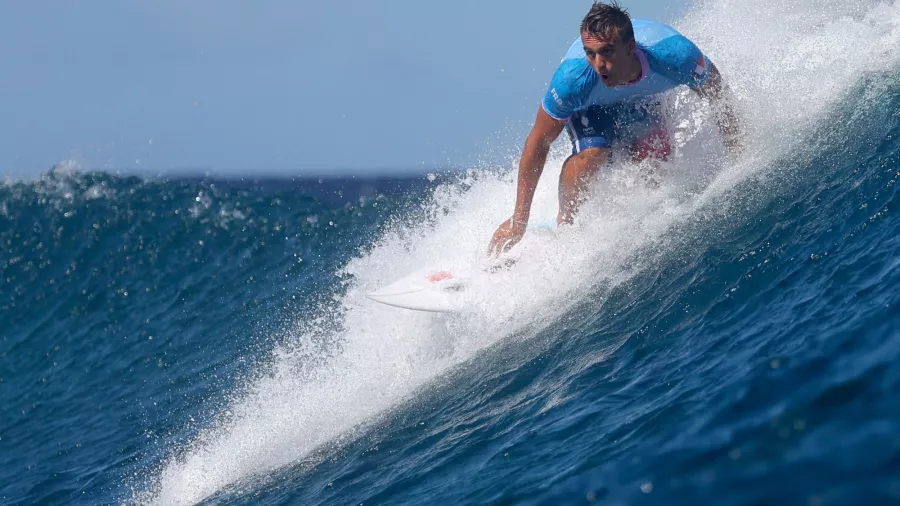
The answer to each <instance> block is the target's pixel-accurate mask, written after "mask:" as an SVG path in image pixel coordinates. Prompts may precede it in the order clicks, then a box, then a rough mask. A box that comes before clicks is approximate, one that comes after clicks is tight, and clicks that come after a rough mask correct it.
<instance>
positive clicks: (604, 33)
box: [488, 1, 740, 255]
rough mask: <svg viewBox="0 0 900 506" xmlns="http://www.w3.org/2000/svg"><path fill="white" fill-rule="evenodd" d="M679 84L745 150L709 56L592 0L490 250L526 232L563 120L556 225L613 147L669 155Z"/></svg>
mask: <svg viewBox="0 0 900 506" xmlns="http://www.w3.org/2000/svg"><path fill="white" fill-rule="evenodd" d="M680 85H686V86H688V87H689V88H690V89H692V90H694V91H695V92H696V93H697V94H698V95H700V96H701V97H703V98H706V99H708V100H709V101H710V102H711V104H712V105H713V110H714V113H715V120H716V125H717V126H718V127H719V131H720V132H721V134H722V137H723V140H724V142H725V146H726V147H727V148H728V150H729V151H730V152H732V153H736V152H737V151H739V150H740V141H739V123H738V121H737V117H736V115H735V113H734V108H733V107H732V105H731V103H730V100H729V99H728V96H729V93H728V89H727V87H726V85H725V83H724V82H723V80H722V76H721V74H719V71H718V69H716V66H715V65H713V63H712V62H711V61H710V60H709V58H707V57H706V56H704V55H703V53H702V52H701V51H700V50H699V49H698V48H697V46H695V45H694V44H693V43H692V42H691V41H690V40H688V39H687V38H686V37H684V36H683V35H681V34H680V33H678V32H677V31H675V29H673V28H672V27H670V26H667V25H664V24H662V23H657V22H654V21H646V20H639V19H634V20H632V19H631V18H630V17H629V15H628V13H627V12H626V11H625V9H623V8H621V7H620V6H619V5H618V4H617V3H616V2H615V1H613V2H612V3H611V4H605V3H601V2H596V1H595V2H594V5H593V6H592V7H591V10H590V12H588V14H587V15H586V16H585V17H584V20H582V22H581V37H580V38H579V39H578V40H576V41H575V43H574V44H573V45H572V46H571V47H570V48H569V51H568V52H567V53H566V56H565V58H564V59H563V61H562V63H560V64H559V67H558V68H557V69H556V73H555V74H554V75H553V79H552V80H551V82H550V86H549V89H548V91H547V93H546V95H545V96H544V100H543V101H542V103H541V106H540V107H539V108H538V113H537V118H536V119H535V122H534V126H533V127H532V129H531V133H530V134H529V135H528V138H527V139H526V140H525V148H524V150H523V152H522V158H521V160H520V161H519V176H518V188H517V191H516V206H515V210H514V212H513V215H512V217H510V218H509V219H508V220H506V221H504V222H503V223H501V224H500V226H499V227H498V228H497V231H496V232H494V236H493V238H492V239H491V243H490V246H489V248H488V253H489V254H496V255H499V254H500V253H502V252H505V251H507V250H509V249H510V248H512V247H513V246H515V245H516V243H518V242H519V241H520V240H521V239H522V236H523V235H524V234H525V229H526V227H527V225H528V218H529V215H530V212H531V202H532V199H533V198H534V191H535V188H536V187H537V183H538V179H540V176H541V172H543V170H544V163H545V161H546V159H547V153H548V152H549V151H550V145H551V144H553V141H555V140H556V138H557V137H558V136H559V134H560V132H562V130H563V129H564V128H565V130H566V133H567V135H568V137H569V139H570V140H571V141H572V155H571V156H569V158H568V159H566V161H565V162H564V163H563V167H562V171H561V172H560V176H559V214H558V215H557V217H556V221H557V223H559V224H571V223H572V222H573V220H574V217H575V214H576V213H577V211H578V206H579V204H580V203H581V201H582V199H583V198H584V193H585V187H586V186H587V183H588V182H589V181H590V179H591V177H592V176H593V175H594V174H596V173H597V170H598V169H599V168H600V167H602V166H603V165H604V164H606V163H607V162H608V161H609V160H610V158H611V155H613V156H619V152H623V154H624V155H625V156H629V157H631V158H632V159H633V160H635V161H640V160H643V159H645V158H654V159H659V160H665V159H666V158H667V157H668V156H669V154H670V151H671V145H670V141H669V132H668V128H667V124H666V118H665V111H664V106H663V104H662V97H661V96H660V94H661V93H663V92H665V91H668V90H671V89H673V88H675V87H677V86H680ZM613 148H615V151H613Z"/></svg>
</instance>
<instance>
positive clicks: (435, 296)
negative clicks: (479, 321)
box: [366, 221, 556, 313]
mask: <svg viewBox="0 0 900 506" xmlns="http://www.w3.org/2000/svg"><path fill="white" fill-rule="evenodd" d="M555 229H556V222H555V221H554V222H552V223H541V224H537V225H535V226H530V227H529V229H528V230H529V232H539V231H540V232H552V231H554V230H555ZM516 261H517V257H515V256H504V257H503V258H500V259H496V260H492V261H489V262H488V263H486V264H484V265H482V266H480V267H478V268H470V269H468V270H467V269H465V268H434V269H423V270H420V271H416V272H414V273H412V274H409V275H407V276H404V277H402V278H400V279H398V280H397V281H394V282H393V283H391V284H389V285H387V286H384V287H382V288H379V289H378V290H375V291H374V292H369V293H367V294H366V296H367V297H368V298H370V299H372V300H374V301H375V302H380V303H382V304H387V305H389V306H394V307H399V308H403V309H412V310H414V311H429V312H434V313H457V312H460V311H462V310H464V309H465V308H466V307H467V302H468V301H469V299H470V296H471V294H470V292H469V289H470V288H471V286H470V285H471V283H470V282H471V280H472V276H475V275H490V274H491V273H494V272H498V271H500V270H503V269H507V268H509V267H511V266H512V265H514V264H515V263H516Z"/></svg>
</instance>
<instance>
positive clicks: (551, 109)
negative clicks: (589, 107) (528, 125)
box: [542, 58, 598, 120]
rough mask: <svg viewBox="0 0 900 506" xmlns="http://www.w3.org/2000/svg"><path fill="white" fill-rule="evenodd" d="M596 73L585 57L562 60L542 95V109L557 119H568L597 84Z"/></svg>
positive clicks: (583, 102)
mask: <svg viewBox="0 0 900 506" xmlns="http://www.w3.org/2000/svg"><path fill="white" fill-rule="evenodd" d="M596 74H597V73H596V72H594V69H592V68H591V66H590V65H589V64H588V62H587V60H586V59H585V58H572V59H565V60H563V61H562V63H560V64H559V67H558V68H557V69H556V72H555V73H554V74H553V79H552V80H551V81H550V87H549V89H547V94H546V95H544V101H543V102H542V104H543V107H544V111H546V112H547V114H549V115H550V116H552V117H554V118H556V119H559V120H564V119H569V116H571V115H572V114H573V113H574V112H575V111H577V110H578V109H580V108H581V107H582V106H583V105H584V104H585V102H586V101H587V99H588V97H589V96H590V94H591V90H593V89H594V86H595V85H596V84H597V79H598V78H597V75H596Z"/></svg>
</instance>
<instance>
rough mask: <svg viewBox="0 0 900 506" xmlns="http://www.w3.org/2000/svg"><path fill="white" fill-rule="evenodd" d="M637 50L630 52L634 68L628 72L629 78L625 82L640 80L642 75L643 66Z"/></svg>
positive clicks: (631, 82)
mask: <svg viewBox="0 0 900 506" xmlns="http://www.w3.org/2000/svg"><path fill="white" fill-rule="evenodd" d="M637 52H638V50H637V49H635V50H634V53H632V55H631V56H632V65H634V70H633V71H632V72H631V73H630V74H629V75H630V79H628V81H627V82H626V83H625V84H633V83H636V82H638V81H640V80H641V77H643V76H644V66H643V65H641V58H640V57H639V56H638V53H637Z"/></svg>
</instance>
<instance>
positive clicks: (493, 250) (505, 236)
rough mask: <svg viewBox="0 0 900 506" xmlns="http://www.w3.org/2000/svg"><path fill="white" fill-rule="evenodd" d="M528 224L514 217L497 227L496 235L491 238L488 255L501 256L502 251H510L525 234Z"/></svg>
mask: <svg viewBox="0 0 900 506" xmlns="http://www.w3.org/2000/svg"><path fill="white" fill-rule="evenodd" d="M526 228H527V227H526V225H525V224H524V223H521V222H518V221H513V219H512V218H510V219H508V220H506V221H504V222H503V223H501V224H500V226H499V227H497V231H496V232H494V237H493V238H491V244H490V245H489V246H488V255H490V256H499V255H500V254H501V253H505V252H507V251H509V249H510V248H512V247H513V246H515V245H516V244H517V243H518V242H519V241H521V240H522V237H523V236H524V235H525V229H526Z"/></svg>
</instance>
